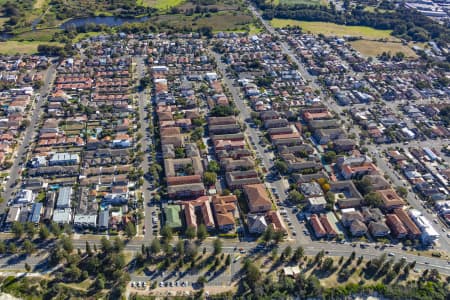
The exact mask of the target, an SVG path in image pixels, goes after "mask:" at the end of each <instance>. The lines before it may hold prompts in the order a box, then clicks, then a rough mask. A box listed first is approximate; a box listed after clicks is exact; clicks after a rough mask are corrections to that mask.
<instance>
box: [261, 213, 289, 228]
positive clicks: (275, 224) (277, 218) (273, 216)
mask: <svg viewBox="0 0 450 300" xmlns="http://www.w3.org/2000/svg"><path fill="white" fill-rule="evenodd" d="M266 220H267V222H268V223H269V226H271V227H272V229H273V231H275V232H282V233H287V229H286V225H285V224H284V222H283V220H282V218H281V215H280V212H279V211H278V210H276V211H275V210H271V211H268V212H267V214H266Z"/></svg>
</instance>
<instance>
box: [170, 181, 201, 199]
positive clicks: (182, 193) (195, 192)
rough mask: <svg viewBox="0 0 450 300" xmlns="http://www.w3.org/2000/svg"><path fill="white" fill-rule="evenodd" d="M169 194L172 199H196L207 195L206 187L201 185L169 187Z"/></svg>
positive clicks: (190, 184) (191, 184)
mask: <svg viewBox="0 0 450 300" xmlns="http://www.w3.org/2000/svg"><path fill="white" fill-rule="evenodd" d="M167 193H168V196H169V197H170V198H175V199H180V198H195V197H200V196H203V195H205V186H204V185H203V183H202V182H200V183H189V184H180V185H171V186H168V187H167Z"/></svg>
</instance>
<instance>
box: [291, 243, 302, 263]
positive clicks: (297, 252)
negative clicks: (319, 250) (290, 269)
mask: <svg viewBox="0 0 450 300" xmlns="http://www.w3.org/2000/svg"><path fill="white" fill-rule="evenodd" d="M304 254H305V250H304V249H303V247H302V246H298V247H297V249H295V251H294V255H292V260H293V261H296V262H299V261H300V260H301V259H302V257H303V255H304Z"/></svg>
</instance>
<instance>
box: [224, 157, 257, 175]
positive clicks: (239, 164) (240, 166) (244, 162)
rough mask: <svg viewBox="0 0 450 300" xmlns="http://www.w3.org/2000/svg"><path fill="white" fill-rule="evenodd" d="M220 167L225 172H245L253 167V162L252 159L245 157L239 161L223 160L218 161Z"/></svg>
mask: <svg viewBox="0 0 450 300" xmlns="http://www.w3.org/2000/svg"><path fill="white" fill-rule="evenodd" d="M220 165H221V167H222V169H224V170H225V171H226V172H230V171H237V170H241V171H245V170H250V169H252V168H253V167H254V166H255V162H254V160H253V158H252V157H249V156H247V157H242V158H241V159H233V158H224V159H222V160H220Z"/></svg>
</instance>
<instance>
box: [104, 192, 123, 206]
mask: <svg viewBox="0 0 450 300" xmlns="http://www.w3.org/2000/svg"><path fill="white" fill-rule="evenodd" d="M127 203H128V193H108V194H106V195H104V196H103V200H102V204H103V205H112V206H121V205H125V204H127Z"/></svg>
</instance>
